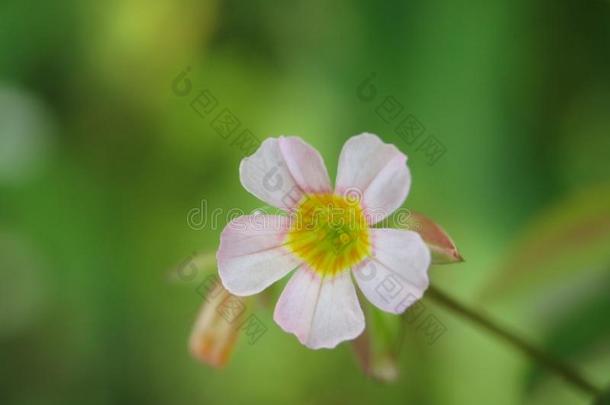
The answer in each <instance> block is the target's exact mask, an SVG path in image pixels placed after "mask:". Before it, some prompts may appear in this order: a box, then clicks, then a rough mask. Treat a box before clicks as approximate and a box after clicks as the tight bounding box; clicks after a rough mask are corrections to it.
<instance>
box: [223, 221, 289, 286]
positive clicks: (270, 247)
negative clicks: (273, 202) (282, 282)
mask: <svg viewBox="0 0 610 405" xmlns="http://www.w3.org/2000/svg"><path fill="white" fill-rule="evenodd" d="M289 221H290V219H289V218H288V217H283V216H277V215H245V216H242V217H239V218H237V219H234V220H233V221H231V222H230V223H229V224H228V225H227V226H226V227H225V229H224V230H223V231H222V234H221V235H220V247H219V248H218V252H217V254H216V258H217V261H218V273H219V274H220V279H221V280H222V284H223V285H224V287H225V288H226V289H227V290H229V292H231V293H232V294H235V295H240V296H243V295H252V294H256V293H258V292H260V291H262V290H264V289H265V288H267V287H268V286H270V285H271V284H273V283H274V282H276V281H277V280H279V279H280V278H282V277H284V276H285V275H286V274H288V273H289V272H290V271H291V270H294V269H295V268H297V267H298V266H299V265H300V261H299V260H298V259H297V258H296V257H294V256H293V255H292V253H290V252H289V251H288V250H287V249H285V248H284V247H283V246H282V244H283V243H284V236H285V235H286V232H287V231H288V228H289V226H290V222H289Z"/></svg>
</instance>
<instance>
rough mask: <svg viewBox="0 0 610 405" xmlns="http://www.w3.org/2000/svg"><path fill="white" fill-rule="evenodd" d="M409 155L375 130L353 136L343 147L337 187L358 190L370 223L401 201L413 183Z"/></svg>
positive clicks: (350, 191)
mask: <svg viewBox="0 0 610 405" xmlns="http://www.w3.org/2000/svg"><path fill="white" fill-rule="evenodd" d="M406 162H407V157H406V155H405V154H404V153H402V152H401V151H399V150H398V148H396V146H394V145H391V144H386V143H383V142H382V141H381V139H379V137H377V135H373V134H366V133H365V134H361V135H358V136H354V137H352V138H350V139H349V140H348V141H347V142H346V143H345V145H344V146H343V150H342V151H341V156H340V157H339V169H338V172H337V181H336V186H335V191H336V192H337V193H339V194H343V195H346V194H347V195H350V194H351V195H352V196H354V195H356V194H359V196H361V198H362V205H363V207H364V209H365V213H366V216H367V220H368V221H369V223H370V224H374V223H377V222H379V221H381V220H382V219H383V218H385V217H387V216H388V215H390V214H391V213H392V212H394V211H395V210H396V209H397V208H398V207H400V206H401V205H402V203H403V202H404V200H405V198H407V194H408V193H409V188H410V186H411V174H410V172H409V169H408V168H407V165H406Z"/></svg>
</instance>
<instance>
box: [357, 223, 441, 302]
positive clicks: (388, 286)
mask: <svg viewBox="0 0 610 405" xmlns="http://www.w3.org/2000/svg"><path fill="white" fill-rule="evenodd" d="M371 238H372V240H373V256H372V257H371V258H369V259H366V260H365V261H363V262H362V263H360V264H359V265H358V266H356V267H355V268H354V276H355V278H356V282H357V283H358V286H359V287H360V290H362V292H363V293H364V295H365V297H366V298H367V299H368V300H369V301H370V302H371V303H373V304H374V305H375V306H376V307H378V308H380V309H382V310H383V311H386V312H391V313H395V314H398V313H401V312H404V310H405V309H407V308H408V307H409V306H410V305H411V304H413V303H414V302H415V301H417V300H418V299H420V298H421V297H422V295H423V293H424V291H425V290H426V288H428V284H429V281H428V267H429V266H430V250H429V249H428V247H427V246H426V244H425V243H424V241H423V240H422V238H421V237H420V236H419V234H418V233H417V232H412V231H407V230H402V229H371Z"/></svg>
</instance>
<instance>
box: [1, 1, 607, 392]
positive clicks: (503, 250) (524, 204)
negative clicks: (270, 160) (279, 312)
mask: <svg viewBox="0 0 610 405" xmlns="http://www.w3.org/2000/svg"><path fill="white" fill-rule="evenodd" d="M609 44H610V2H608V1H602V0H595V1H588V2H581V1H576V0H554V1H548V0H543V1H538V2H530V1H496V2H485V1H475V2H470V3H455V2H451V1H447V0H432V1H406V2H380V3H375V2H367V1H354V2H348V1H337V2H324V1H320V0H313V1H297V2H274V3H272V2H266V1H259V0H253V1H247V2H238V1H236V0H230V1H195V0H184V1H178V0H171V1H170V0H157V1H154V2H147V1H144V0H127V1H113V0H111V1H106V2H97V3H95V2H78V1H74V0H59V1H53V2H30V1H27V0H26V1H13V0H8V1H4V2H2V4H0V51H1V57H0V373H1V374H0V403H3V404H83V403H87V404H89V403H90V404H105V403H129V404H133V403H147V404H194V403H206V404H207V403H209V404H221V403H297V404H318V403H329V404H354V403H356V404H364V403H378V402H379V403H414V404H490V403H493V404H521V403H525V404H546V403H553V404H585V403H589V401H590V399H589V398H588V397H587V396H586V395H584V394H582V393H581V392H579V391H576V390H575V389H573V388H572V387H570V386H568V385H567V384H565V383H563V382H562V381H560V380H559V379H557V378H556V377H553V376H551V375H549V374H548V373H547V372H545V371H543V370H540V369H539V368H537V367H536V366H535V365H534V364H532V362H531V361H529V360H528V359H526V358H524V357H522V356H521V355H520V354H518V353H516V352H515V351H513V350H512V348H510V347H507V346H505V345H504V344H502V343H501V342H498V341H496V340H495V339H494V338H493V337H490V336H488V335H487V334H485V333H484V332H482V331H481V330H479V329H477V328H476V327H473V326H472V325H470V324H468V323H466V322H464V321H462V320H461V319H458V318H456V317H455V316H454V315H453V314H451V313H448V312H446V311H445V310H444V309H443V308H441V307H436V306H435V305H434V303H432V302H427V301H426V300H424V303H425V305H426V308H427V309H428V310H429V311H431V312H432V313H434V314H435V316H436V317H437V318H438V319H439V320H440V321H441V322H442V323H443V324H444V326H445V327H446V329H447V330H446V333H445V334H444V335H443V336H442V337H441V338H439V339H438V341H437V342H435V343H434V344H433V345H427V344H426V343H425V342H424V341H423V340H422V336H421V334H418V333H417V331H415V330H413V328H410V329H409V328H407V331H406V337H405V339H406V341H405V344H404V346H403V350H402V352H401V355H400V359H399V362H400V366H401V373H400V377H399V379H398V381H397V382H396V383H394V384H382V383H378V382H376V381H373V380H371V379H369V378H367V377H365V376H364V375H363V373H362V372H361V371H360V369H359V368H358V365H357V362H356V360H355V359H354V357H353V353H352V351H351V348H350V345H349V344H342V345H341V346H340V347H339V348H338V349H336V350H332V351H328V350H322V351H310V350H308V349H306V348H305V347H303V346H301V345H300V344H299V343H298V342H297V340H296V339H295V338H294V336H292V335H287V334H285V333H283V332H281V331H280V329H279V327H277V326H276V325H275V324H274V323H273V320H272V315H271V313H272V310H271V309H265V308H261V309H258V310H257V314H258V316H259V317H260V318H261V319H262V320H263V322H265V324H266V325H267V327H268V332H267V333H266V334H265V335H264V336H263V337H262V338H261V339H260V340H259V341H258V342H257V343H256V344H255V345H252V346H250V345H248V344H247V343H246V342H245V341H244V340H243V339H242V340H240V341H239V344H238V346H237V349H236V351H235V353H234V355H233V358H232V361H231V362H230V364H229V365H228V366H227V367H226V368H224V369H222V370H220V371H219V370H214V369H212V368H209V367H208V366H206V365H203V364H201V363H199V362H197V361H196V360H195V359H193V358H192V357H190V355H189V353H188V350H187V340H188V336H189V333H190V330H191V327H192V323H193V321H194V319H195V317H196V314H197V311H198V308H199V306H200V304H201V302H202V299H201V297H200V296H199V295H198V294H197V293H196V291H195V288H196V285H195V284H193V283H184V282H175V280H174V279H173V278H172V277H171V273H172V269H173V268H175V266H176V265H177V264H178V263H180V262H181V261H183V260H184V259H185V258H187V257H189V256H190V255H191V254H193V252H200V251H203V252H206V251H214V250H215V249H216V247H217V244H218V238H219V234H220V230H221V229H222V226H224V224H225V223H226V219H225V218H224V217H223V218H221V219H220V224H219V228H217V229H210V227H209V226H206V227H204V229H193V227H190V226H189V225H188V224H187V214H188V212H189V211H190V210H192V209H193V208H196V207H200V206H201V201H202V200H205V201H206V203H207V207H208V209H209V210H213V209H223V210H227V209H230V208H240V209H244V210H248V211H249V210H252V209H254V208H256V207H258V206H260V204H261V203H260V202H258V201H257V200H256V199H255V198H254V197H252V196H250V195H249V194H248V193H247V192H246V191H245V190H243V189H242V187H241V186H240V184H239V178H238V171H237V169H238V165H239V162H240V160H241V158H242V157H243V155H244V152H243V151H242V150H241V149H240V148H239V147H238V145H236V144H234V143H232V142H233V140H234V139H235V137H236V136H237V135H236V134H237V132H236V133H235V134H233V135H232V137H229V138H227V139H224V138H223V137H221V136H219V134H218V133H217V132H216V131H215V130H214V129H213V127H212V126H211V122H212V120H213V119H214V117H215V115H216V113H217V112H218V111H220V109H222V108H228V109H230V110H231V112H232V113H233V114H234V115H235V116H236V117H238V119H239V120H240V122H241V126H240V128H239V129H240V131H241V130H242V129H246V128H247V129H249V130H250V131H251V132H252V134H254V135H255V136H257V137H258V138H259V139H260V140H262V139H264V138H265V137H268V136H278V135H281V134H292V135H299V136H301V137H303V138H304V139H305V140H306V141H307V142H309V143H311V144H312V145H313V146H315V147H316V148H318V149H319V150H320V152H321V153H322V155H323V157H324V158H325V161H326V164H327V166H328V168H329V171H330V173H331V175H334V174H335V173H336V165H337V158H338V154H339V151H340V149H341V146H342V144H343V142H344V141H345V140H346V139H347V138H348V137H350V136H352V135H355V134H358V133H361V132H365V131H368V132H374V133H377V134H379V135H380V136H381V137H382V138H383V139H384V140H385V141H386V142H391V143H394V144H396V145H397V146H398V147H399V148H400V149H401V150H403V151H404V152H405V153H407V154H408V156H409V166H410V168H411V171H412V175H413V185H412V188H411V193H410V196H409V198H408V200H407V202H406V205H405V206H406V207H408V208H409V209H414V210H417V211H420V212H424V213H426V214H427V215H428V216H430V217H432V218H434V219H435V220H436V221H437V222H439V223H440V224H442V225H443V226H444V227H445V229H447V230H448V231H449V233H450V234H451V235H452V237H453V239H454V240H455V242H456V243H457V245H458V247H459V248H460V250H461V252H462V254H463V255H464V256H465V258H466V262H465V263H464V264H460V265H455V266H445V267H441V266H439V267H434V268H432V269H431V271H430V272H431V277H432V280H433V282H434V283H435V284H437V285H439V286H441V287H442V288H443V289H444V290H446V291H448V292H450V293H451V294H452V295H454V296H456V297H458V298H459V299H461V300H463V301H464V302H467V303H469V304H470V305H472V306H474V307H476V308H483V309H485V310H486V311H487V312H489V313H491V314H492V315H493V317H495V318H498V319H500V320H501V321H502V322H504V323H506V324H508V325H510V326H511V327H512V328H514V329H515V330H517V331H518V332H519V333H520V334H522V335H524V336H526V337H527V338H529V339H531V340H532V341H534V342H537V343H539V344H540V345H542V346H543V347H545V348H546V349H547V350H549V351H551V352H553V353H555V354H556V355H557V356H559V357H561V358H562V359H564V360H566V361H569V362H571V363H573V364H576V365H577V366H578V367H579V368H580V369H581V370H582V371H583V373H584V374H585V375H586V376H587V377H588V378H590V379H591V380H592V381H594V382H595V383H596V384H598V385H607V384H610V322H609V320H608V319H609V318H608V314H609V313H610V298H609V297H610V164H609V162H610V49H609ZM187 67H190V72H189V75H188V80H190V82H191V84H192V92H191V93H190V94H189V95H187V96H179V95H177V94H176V93H175V92H174V91H173V89H172V84H173V82H174V80H175V78H176V76H178V75H179V74H180V73H181V72H183V71H184V70H185V69H186V68H187ZM373 72H374V73H375V74H376V76H375V79H374V86H375V88H376V91H377V93H376V98H375V100H373V101H370V102H367V101H363V100H362V99H361V98H360V97H359V96H358V94H359V93H358V87H359V86H360V84H361V83H362V82H363V80H365V79H366V78H367V77H369V76H370V75H371V74H372V73H373ZM204 89H208V90H209V91H210V92H211V94H213V95H214V97H216V99H217V101H218V108H217V110H216V111H214V114H211V115H210V116H205V117H201V116H200V115H198V114H197V113H196V112H195V111H194V110H193V109H192V108H191V105H190V102H191V100H192V98H193V97H194V96H195V95H196V94H197V93H198V92H199V91H202V90H204ZM388 96H393V97H394V98H395V99H396V100H397V101H398V102H399V103H400V104H401V105H402V106H403V111H402V112H401V115H400V118H397V119H396V120H394V121H392V122H389V123H386V122H385V121H384V120H383V119H382V118H381V117H380V116H379V115H378V112H377V108H378V106H379V105H380V104H381V102H382V101H383V100H384V99H385V98H386V97H388ZM406 114H412V115H413V116H415V117H416V118H417V120H418V121H419V122H420V123H421V124H422V125H423V126H424V127H425V131H426V132H425V136H427V135H429V134H432V135H434V136H435V137H436V139H437V140H438V141H440V142H441V143H442V145H443V146H444V148H445V149H446V152H445V153H444V155H443V156H442V157H441V158H440V159H439V160H438V161H437V162H436V163H435V164H432V165H431V164H429V161H428V159H427V156H426V154H425V153H423V151H422V150H417V145H413V144H408V143H407V142H405V141H404V139H402V138H401V137H400V136H399V135H398V134H397V133H396V131H395V128H396V125H397V123H398V122H399V121H400V120H401V119H402V118H403V117H404V116H406ZM238 132H239V131H238Z"/></svg>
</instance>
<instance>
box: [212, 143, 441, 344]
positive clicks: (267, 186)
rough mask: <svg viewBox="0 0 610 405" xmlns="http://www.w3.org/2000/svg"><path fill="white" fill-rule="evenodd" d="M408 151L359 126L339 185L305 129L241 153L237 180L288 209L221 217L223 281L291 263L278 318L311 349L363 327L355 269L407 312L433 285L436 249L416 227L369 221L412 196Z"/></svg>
mask: <svg viewBox="0 0 610 405" xmlns="http://www.w3.org/2000/svg"><path fill="white" fill-rule="evenodd" d="M406 161H407V157H406V156H405V155H404V154H403V153H401V152H400V151H399V150H398V149H397V148H396V147H395V146H393V145H389V144H385V143H383V142H382V141H381V140H380V139H379V138H378V137H377V136H376V135H373V134H362V135H358V136H354V137H352V138H351V139H349V140H348V141H347V142H346V143H345V145H344V146H343V150H342V151H341V155H340V157H339V168H338V174H337V179H336V183H335V188H334V190H333V188H332V186H331V183H330V179H329V176H328V172H327V170H326V166H325V165H324V162H323V160H322V157H321V156H320V154H319V153H318V152H317V151H316V150H315V149H314V148H312V147H311V146H310V145H308V144H307V143H305V142H304V141H303V140H302V139H300V138H298V137H279V138H270V139H267V140H265V141H264V142H263V143H262V145H261V146H260V148H259V149H258V150H257V151H256V152H255V153H254V154H253V155H252V156H250V157H248V158H245V159H244V160H243V161H242V162H241V165H240V169H239V173H240V179H241V183H242V185H243V186H244V187H245V188H246V190H248V191H249V192H250V193H252V194H254V195H255V196H256V197H258V198H260V199H261V200H263V201H264V202H266V203H267V204H270V205H272V206H274V207H277V208H280V209H282V210H285V211H286V213H287V214H288V215H262V214H261V215H247V216H242V217H239V218H237V219H235V220H233V221H231V222H230V223H229V224H228V225H227V226H226V227H225V229H224V230H223V232H222V235H221V238H220V247H219V249H218V253H217V260H218V269H219V273H220V278H221V280H222V283H223V285H224V287H225V288H226V289H227V290H228V291H229V292H231V293H232V294H235V295H238V296H246V295H252V294H256V293H259V292H261V291H262V290H264V289H265V288H267V287H268V286H270V285H271V284H273V283H274V282H276V281H278V280H279V279H281V278H282V277H284V276H286V275H287V274H288V273H290V272H293V274H292V276H291V278H290V280H289V281H288V284H287V285H286V287H285V288H284V291H283V292H282V294H281V296H280V298H279V300H278V302H277V304H276V306H275V312H274V320H275V322H277V324H278V325H280V327H281V328H282V329H284V330H285V331H286V332H289V333H293V334H295V335H296V336H297V338H298V339H299V341H300V342H301V343H302V344H304V345H305V346H307V347H309V348H312V349H318V348H333V347H335V346H336V345H337V344H339V343H340V342H342V341H345V340H350V339H354V338H356V337H357V336H358V335H360V334H361V333H362V331H363V330H364V326H365V321H364V315H363V312H362V309H361V307H360V303H359V301H358V296H357V293H356V289H355V287H354V283H353V282H352V275H353V276H354V277H353V278H354V279H355V281H356V284H358V287H359V288H360V290H361V292H362V294H363V295H364V296H365V297H366V298H367V299H368V300H369V301H370V302H371V303H372V304H374V305H375V306H377V307H378V308H380V309H381V310H383V311H386V312H391V313H396V314H398V313H401V312H403V311H404V310H405V309H406V308H407V307H409V306H410V305H411V304H412V303H413V302H415V301H416V300H418V299H419V298H421V296H422V294H423V292H424V291H425V290H426V288H427V287H428V274H427V271H428V267H429V265H430V251H429V249H428V247H427V246H426V244H425V243H424V242H423V240H422V238H421V237H420V236H419V234H417V233H416V232H413V231H409V230H404V229H384V228H380V227H373V225H375V224H378V223H379V222H380V221H381V220H383V219H384V218H386V217H387V216H388V215H389V214H391V213H392V212H394V211H395V210H396V209H398V208H399V207H400V206H401V205H402V203H403V202H404V200H405V198H406V197H407V194H408V192H409V187H410V184H411V175H410V172H409V169H408V168H407V165H406Z"/></svg>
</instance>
